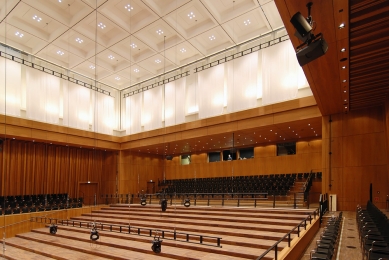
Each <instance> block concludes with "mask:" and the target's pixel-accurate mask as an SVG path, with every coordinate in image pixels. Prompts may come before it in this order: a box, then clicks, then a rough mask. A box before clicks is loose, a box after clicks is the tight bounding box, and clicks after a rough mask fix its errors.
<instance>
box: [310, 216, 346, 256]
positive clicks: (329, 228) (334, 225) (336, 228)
mask: <svg viewBox="0 0 389 260" xmlns="http://www.w3.org/2000/svg"><path fill="white" fill-rule="evenodd" d="M342 215H343V214H342V212H340V214H339V216H338V217H334V218H331V219H330V220H328V222H327V225H326V227H325V228H324V230H323V232H322V233H321V235H320V239H319V240H317V241H316V248H315V249H314V250H313V251H312V252H311V259H315V260H331V259H332V256H333V255H334V252H335V250H336V247H337V243H338V238H339V234H340V227H341V224H342V219H343V218H342Z"/></svg>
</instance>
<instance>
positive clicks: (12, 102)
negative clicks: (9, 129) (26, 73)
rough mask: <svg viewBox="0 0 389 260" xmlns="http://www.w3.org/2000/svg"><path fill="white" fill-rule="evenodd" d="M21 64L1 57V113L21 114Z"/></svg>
mask: <svg viewBox="0 0 389 260" xmlns="http://www.w3.org/2000/svg"><path fill="white" fill-rule="evenodd" d="M20 107H21V65H20V64H19V63H17V62H14V61H11V60H8V59H5V58H2V57H0V113H1V114H4V115H11V116H20Z"/></svg>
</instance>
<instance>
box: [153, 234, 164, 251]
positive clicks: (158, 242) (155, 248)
mask: <svg viewBox="0 0 389 260" xmlns="http://www.w3.org/2000/svg"><path fill="white" fill-rule="evenodd" d="M151 243H152V246H151V250H153V252H154V253H156V254H159V253H161V249H162V248H161V247H162V246H161V244H162V240H160V239H159V236H154V240H153V241H152V242H151Z"/></svg>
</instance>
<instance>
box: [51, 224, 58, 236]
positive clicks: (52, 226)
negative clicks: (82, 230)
mask: <svg viewBox="0 0 389 260" xmlns="http://www.w3.org/2000/svg"><path fill="white" fill-rule="evenodd" d="M57 229H58V227H57V226H56V225H54V224H51V225H50V228H49V230H50V234H56V233H57Z"/></svg>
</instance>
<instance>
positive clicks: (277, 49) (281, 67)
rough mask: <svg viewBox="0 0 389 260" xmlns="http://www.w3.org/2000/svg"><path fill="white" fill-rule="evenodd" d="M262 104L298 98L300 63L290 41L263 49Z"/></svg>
mask: <svg viewBox="0 0 389 260" xmlns="http://www.w3.org/2000/svg"><path fill="white" fill-rule="evenodd" d="M262 68H263V70H262V87H263V96H262V104H263V105H268V104H273V103H277V102H282V101H287V100H291V99H295V98H297V92H298V86H299V77H298V74H299V70H300V69H301V68H300V65H299V64H298V62H297V58H296V53H295V51H294V49H293V46H292V43H291V42H290V41H285V42H282V43H279V44H276V45H274V46H272V47H269V48H266V49H263V50H262Z"/></svg>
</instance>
